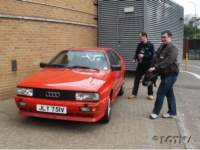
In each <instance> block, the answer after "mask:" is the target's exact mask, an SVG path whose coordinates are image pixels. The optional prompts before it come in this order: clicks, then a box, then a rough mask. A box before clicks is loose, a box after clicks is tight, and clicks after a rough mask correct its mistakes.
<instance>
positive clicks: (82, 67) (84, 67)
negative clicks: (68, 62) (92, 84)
mask: <svg viewBox="0 0 200 150" xmlns="http://www.w3.org/2000/svg"><path fill="white" fill-rule="evenodd" d="M67 68H81V69H93V70H96V71H99V69H97V68H91V67H87V66H78V65H76V66H67Z"/></svg>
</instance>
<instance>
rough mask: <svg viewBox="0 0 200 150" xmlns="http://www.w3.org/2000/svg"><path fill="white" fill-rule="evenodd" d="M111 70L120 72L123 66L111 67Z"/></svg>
mask: <svg viewBox="0 0 200 150" xmlns="http://www.w3.org/2000/svg"><path fill="white" fill-rule="evenodd" d="M111 69H112V71H119V70H121V66H120V65H111Z"/></svg>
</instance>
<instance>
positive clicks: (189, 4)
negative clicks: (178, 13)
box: [172, 0, 200, 17]
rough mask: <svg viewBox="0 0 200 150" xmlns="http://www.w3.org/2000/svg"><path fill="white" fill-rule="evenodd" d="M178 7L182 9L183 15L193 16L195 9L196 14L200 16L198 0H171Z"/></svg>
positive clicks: (199, 0)
mask: <svg viewBox="0 0 200 150" xmlns="http://www.w3.org/2000/svg"><path fill="white" fill-rule="evenodd" d="M172 1H174V2H176V3H178V4H179V5H181V6H183V7H184V14H185V15H188V14H190V15H193V16H194V15H195V9H196V14H197V16H198V17H199V16H200V0H172Z"/></svg>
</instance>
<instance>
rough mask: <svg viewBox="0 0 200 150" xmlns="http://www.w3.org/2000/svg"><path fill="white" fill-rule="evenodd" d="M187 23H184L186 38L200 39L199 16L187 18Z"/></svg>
mask: <svg viewBox="0 0 200 150" xmlns="http://www.w3.org/2000/svg"><path fill="white" fill-rule="evenodd" d="M187 20H188V21H187V23H186V22H185V25H184V38H187V39H200V28H199V20H200V19H199V18H195V17H192V18H190V19H188V18H187Z"/></svg>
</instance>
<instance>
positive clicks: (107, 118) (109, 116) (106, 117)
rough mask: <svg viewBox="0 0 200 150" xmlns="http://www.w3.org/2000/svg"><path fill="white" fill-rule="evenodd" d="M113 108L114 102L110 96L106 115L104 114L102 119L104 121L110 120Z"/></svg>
mask: <svg viewBox="0 0 200 150" xmlns="http://www.w3.org/2000/svg"><path fill="white" fill-rule="evenodd" d="M111 110H112V104H111V98H109V100H108V104H107V108H106V112H105V115H104V116H103V118H102V120H101V122H102V123H108V122H109V121H110V118H111Z"/></svg>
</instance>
